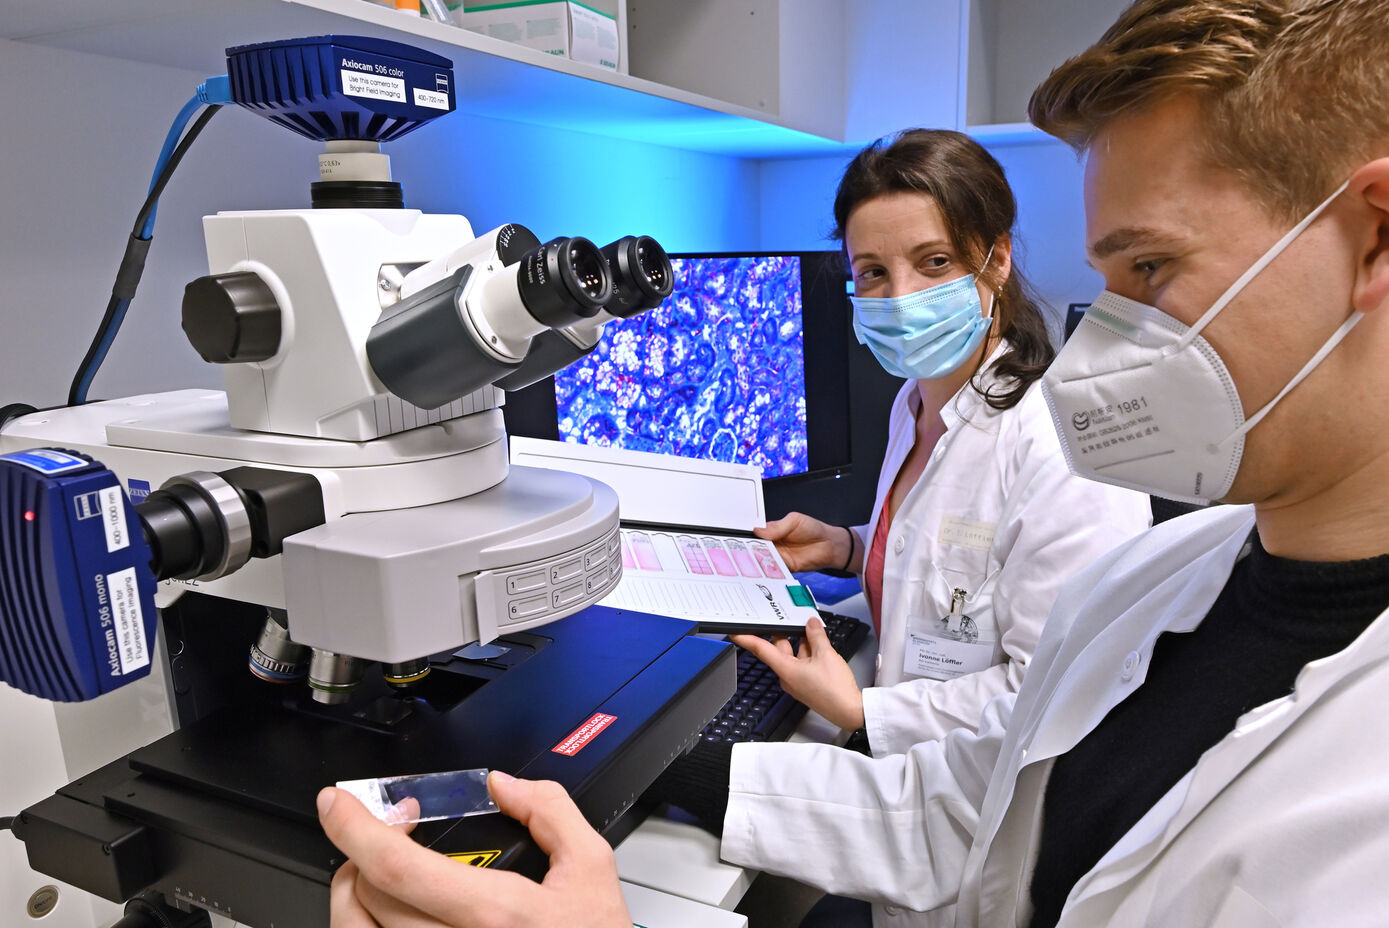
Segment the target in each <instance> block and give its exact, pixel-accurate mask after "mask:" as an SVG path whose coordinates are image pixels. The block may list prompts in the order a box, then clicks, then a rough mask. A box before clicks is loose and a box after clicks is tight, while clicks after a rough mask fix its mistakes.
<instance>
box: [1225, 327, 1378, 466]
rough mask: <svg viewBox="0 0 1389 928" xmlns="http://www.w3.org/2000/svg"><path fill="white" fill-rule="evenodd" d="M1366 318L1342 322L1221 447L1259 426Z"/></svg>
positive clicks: (1226, 438) (1228, 436)
mask: <svg viewBox="0 0 1389 928" xmlns="http://www.w3.org/2000/svg"><path fill="white" fill-rule="evenodd" d="M1364 318H1365V314H1364V313H1362V312H1359V311H1356V312H1353V313H1351V314H1350V318H1349V319H1347V320H1346V321H1345V322H1342V323H1341V325H1340V327H1339V328H1337V329H1336V331H1335V332H1332V333H1331V337H1330V338H1328V339H1327V340H1326V342H1325V343H1324V344H1323V345H1322V346H1321V347H1320V348H1318V349H1317V353H1316V354H1314V355H1312V360H1310V361H1308V362H1307V363H1306V364H1304V365H1303V366H1302V370H1300V371H1298V372H1297V374H1296V375H1294V376H1293V379H1292V380H1289V381H1288V385H1287V386H1286V387H1284V388H1283V389H1282V390H1279V391H1278V395H1277V396H1275V397H1274V398H1273V399H1271V400H1269V401H1268V402H1267V403H1265V404H1264V405H1263V408H1262V409H1260V410H1259V411H1258V412H1256V413H1254V415H1252V416H1250V417H1249V418H1248V419H1246V420H1244V424H1243V425H1241V426H1239V427H1238V428H1236V429H1235V430H1234V431H1233V432H1231V433H1230V434H1229V435H1227V436H1225V437H1224V438H1223V439H1221V440H1220V445H1228V444H1229V443H1230V442H1232V441H1234V440H1235V439H1236V438H1239V437H1240V436H1241V435H1244V434H1245V433H1247V432H1248V431H1249V430H1250V429H1252V428H1253V427H1254V426H1256V425H1258V424H1259V421H1260V420H1261V419H1263V417H1264V416H1266V415H1268V414H1269V411H1270V410H1272V409H1273V407H1274V406H1277V405H1278V402H1279V401H1280V400H1282V399H1283V397H1285V396H1287V395H1288V394H1289V393H1291V392H1292V389H1293V387H1295V386H1297V385H1298V384H1300V383H1302V381H1303V380H1305V379H1306V378H1307V375H1308V374H1310V373H1312V371H1313V370H1315V369H1316V366H1317V365H1318V364H1320V363H1321V362H1322V358H1325V357H1326V356H1327V355H1328V354H1330V353H1331V350H1332V349H1333V348H1335V347H1336V346H1337V345H1339V344H1340V343H1341V340H1342V339H1343V338H1345V337H1346V336H1347V335H1349V334H1350V330H1351V329H1353V328H1355V326H1356V325H1357V324H1358V323H1359V322H1360V320H1361V319H1364ZM1217 447H1218V446H1217Z"/></svg>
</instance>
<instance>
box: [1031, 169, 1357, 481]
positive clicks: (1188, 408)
mask: <svg viewBox="0 0 1389 928" xmlns="http://www.w3.org/2000/svg"><path fill="white" fill-rule="evenodd" d="M1346 186H1347V184H1342V185H1341V186H1340V187H1339V188H1338V189H1337V190H1336V192H1335V193H1333V194H1332V195H1331V196H1329V197H1327V198H1326V199H1325V200H1324V201H1322V203H1321V205H1320V206H1318V207H1317V208H1316V209H1314V210H1312V212H1311V213H1309V214H1308V215H1307V216H1306V217H1304V218H1303V220H1302V221H1301V222H1299V223H1298V224H1297V225H1296V226H1294V227H1293V228H1292V229H1291V230H1289V231H1288V233H1287V234H1286V235H1284V236H1283V237H1282V238H1281V239H1279V240H1278V241H1277V242H1276V243H1275V244H1274V245H1273V247H1272V248H1270V249H1269V250H1268V251H1267V252H1265V253H1264V255H1263V257H1261V258H1260V259H1259V260H1258V261H1256V262H1254V264H1253V265H1252V266H1251V267H1250V268H1249V270H1247V271H1245V272H1244V274H1243V275H1241V276H1240V278H1239V279H1238V280H1236V281H1235V282H1234V283H1233V284H1231V285H1230V288H1229V289H1228V290H1226V291H1225V292H1224V293H1223V294H1221V296H1220V298H1219V299H1218V300H1216V301H1215V303H1213V304H1212V305H1211V308H1210V309H1208V310H1206V312H1205V314H1204V315H1202V316H1201V318H1200V319H1198V320H1197V321H1196V324H1195V325H1193V326H1190V327H1188V326H1186V325H1183V324H1182V323H1181V322H1179V321H1178V320H1176V319H1174V318H1172V317H1171V316H1169V315H1167V314H1166V313H1164V312H1163V311H1162V310H1160V309H1158V308H1157V307H1155V306H1149V305H1147V304H1146V303H1139V302H1138V301H1136V300H1130V299H1128V298H1126V297H1122V296H1119V295H1118V294H1116V293H1111V292H1109V291H1108V290H1106V291H1104V292H1103V293H1101V294H1100V295H1099V296H1098V297H1096V298H1095V301H1094V302H1093V303H1092V304H1091V305H1090V309H1089V310H1088V311H1087V312H1086V314H1085V317H1084V318H1083V319H1081V322H1080V325H1078V326H1077V327H1076V330H1075V333H1074V334H1073V335H1072V336H1071V337H1070V339H1069V340H1068V341H1067V342H1066V345H1065V347H1064V348H1062V349H1061V352H1060V353H1059V354H1058V355H1057V356H1056V360H1055V361H1053V362H1052V364H1051V367H1049V368H1048V369H1047V372H1046V374H1044V375H1043V377H1042V393H1043V395H1044V396H1045V397H1046V400H1047V405H1048V406H1049V407H1050V408H1051V417H1052V421H1053V424H1054V425H1055V426H1056V431H1057V433H1058V434H1059V435H1060V436H1061V448H1062V451H1063V452H1064V453H1065V455H1066V463H1067V464H1068V465H1069V466H1070V469H1071V472H1072V473H1073V474H1075V475H1076V476H1079V477H1089V478H1090V479H1092V480H1098V481H1100V482H1101V483H1110V484H1114V485H1116V486H1121V487H1128V488H1130V489H1133V490H1141V491H1143V492H1145V493H1151V494H1153V495H1155V496H1163V497H1167V498H1168V499H1176V500H1183V501H1187V502H1206V501H1212V500H1218V499H1221V498H1223V497H1224V496H1225V495H1226V494H1227V493H1228V492H1229V491H1230V486H1231V484H1233V483H1234V481H1235V473H1236V472H1237V471H1238V470H1239V464H1240V458H1241V456H1242V455H1243V453H1244V436H1245V434H1246V433H1247V432H1248V431H1249V430H1250V429H1252V428H1253V427H1254V426H1255V425H1257V424H1258V422H1259V420H1260V419H1262V418H1263V417H1264V416H1265V415H1267V414H1268V412H1269V410H1271V409H1272V408H1273V407H1274V406H1275V405H1276V404H1277V403H1278V401H1279V400H1281V399H1282V398H1283V397H1284V396H1286V395H1287V394H1288V392H1289V391H1290V390H1292V389H1293V387H1295V386H1297V385H1298V384H1299V383H1301V382H1302V381H1303V379H1304V378H1306V377H1307V375H1308V374H1310V373H1312V371H1313V370H1315V369H1316V366H1317V365H1318V364H1320V363H1321V361H1322V359H1323V358H1325V357H1326V355H1327V354H1329V353H1330V352H1331V349H1333V348H1335V347H1336V345H1337V344H1339V343H1340V341H1341V339H1343V338H1345V336H1346V335H1347V334H1348V333H1349V332H1350V330H1351V329H1352V328H1354V327H1355V324H1356V323H1358V322H1359V321H1360V319H1361V315H1362V314H1361V313H1359V312H1353V313H1351V315H1350V317H1349V318H1348V319H1347V320H1346V321H1345V322H1344V323H1342V324H1341V326H1340V327H1339V328H1338V329H1337V330H1336V331H1335V332H1334V333H1332V335H1331V337H1330V338H1328V339H1327V340H1326V342H1325V343H1323V345H1322V346H1321V348H1319V349H1318V350H1317V352H1316V354H1314V355H1313V356H1312V358H1311V360H1309V361H1308V362H1307V363H1306V364H1305V365H1304V366H1303V367H1302V369H1301V370H1300V371H1298V372H1297V374H1296V375H1295V376H1294V377H1293V378H1292V380H1290V381H1289V382H1288V384H1287V386H1285V387H1284V388H1283V389H1282V390H1281V391H1279V393H1278V395H1277V396H1275V397H1274V398H1273V399H1272V400H1270V401H1269V402H1268V403H1267V404H1265V405H1264V407H1263V408H1262V409H1260V410H1259V411H1258V412H1256V413H1255V414H1254V415H1253V416H1251V417H1249V418H1248V419H1246V418H1245V416H1244V407H1243V406H1242V405H1241V403H1240V399H1239V393H1238V392H1237V391H1236V389H1235V382H1234V380H1233V379H1232V378H1231V377H1230V372H1229V370H1227V369H1226V367H1225V363H1224V362H1223V361H1222V360H1221V359H1220V356H1219V355H1218V354H1217V353H1216V351H1215V349H1214V348H1213V347H1211V345H1210V343H1209V342H1207V341H1206V340H1205V339H1204V338H1202V337H1201V331H1202V330H1203V329H1204V328H1205V327H1206V326H1207V325H1208V324H1209V323H1210V321H1211V320H1212V319H1214V318H1215V317H1216V315H1217V314H1219V313H1220V311H1221V310H1223V309H1224V308H1225V307H1226V306H1227V305H1229V303H1230V301H1231V300H1233V299H1234V298H1235V297H1236V296H1237V295H1239V293H1240V291H1241V290H1243V289H1244V288H1245V287H1246V286H1247V285H1248V284H1249V282H1250V281H1251V280H1253V279H1254V277H1255V276H1257V275H1258V273H1259V272H1260V271H1262V270H1263V269H1264V268H1265V267H1267V266H1268V265H1269V263H1270V262H1272V261H1273V259H1274V258H1276V257H1278V255H1280V254H1281V253H1282V252H1283V250H1284V249H1285V248H1287V247H1288V245H1290V244H1292V242H1293V240H1294V239H1296V238H1297V237H1298V236H1299V235H1301V234H1302V232H1303V231H1304V230H1305V229H1306V228H1307V227H1308V226H1309V225H1311V224H1312V222H1313V220H1315V219H1316V218H1317V217H1318V216H1319V215H1321V213H1322V211H1323V210H1324V209H1326V207H1327V206H1329V205H1331V202H1332V201H1333V200H1335V199H1336V197H1338V196H1340V195H1341V193H1342V191H1344V190H1345V189H1346Z"/></svg>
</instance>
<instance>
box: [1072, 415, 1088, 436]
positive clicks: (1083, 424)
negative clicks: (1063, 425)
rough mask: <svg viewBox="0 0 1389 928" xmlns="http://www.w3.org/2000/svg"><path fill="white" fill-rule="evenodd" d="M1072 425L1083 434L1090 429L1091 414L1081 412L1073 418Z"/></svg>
mask: <svg viewBox="0 0 1389 928" xmlns="http://www.w3.org/2000/svg"><path fill="white" fill-rule="evenodd" d="M1071 425H1074V426H1075V428H1076V431H1077V432H1083V431H1085V430H1086V429H1088V428H1089V427H1090V413H1088V412H1086V411H1083V410H1082V411H1081V412H1078V413H1076V414H1075V415H1073V416H1071Z"/></svg>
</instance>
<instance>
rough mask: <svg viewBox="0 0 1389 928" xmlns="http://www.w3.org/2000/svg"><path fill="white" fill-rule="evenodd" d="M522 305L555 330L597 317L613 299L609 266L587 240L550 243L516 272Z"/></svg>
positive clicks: (553, 241)
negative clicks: (599, 311)
mask: <svg viewBox="0 0 1389 928" xmlns="http://www.w3.org/2000/svg"><path fill="white" fill-rule="evenodd" d="M516 288H517V289H518V290H519V291H520V293H521V302H522V303H524V304H525V307H526V310H527V312H529V313H530V314H531V315H532V316H534V317H535V319H536V321H537V322H541V323H544V324H545V325H547V326H549V327H550V328H552V329H561V328H564V327H565V326H569V325H573V324H574V323H576V322H578V321H580V320H582V319H591V318H592V317H594V316H596V315H597V314H598V310H600V309H602V308H603V304H605V303H607V302H608V300H609V299H610V298H611V297H612V293H613V288H612V278H611V277H610V276H609V273H608V263H607V261H606V260H604V258H603V254H602V252H600V251H599V250H598V246H597V245H594V244H593V243H592V242H590V241H589V240H588V239H586V238H578V237H575V238H568V237H563V238H556V239H551V240H550V241H548V242H546V243H545V244H544V245H541V246H540V247H539V248H537V249H535V250H533V251H531V252H529V253H527V254H526V256H525V257H524V258H522V259H521V266H520V267H519V268H517V270H516Z"/></svg>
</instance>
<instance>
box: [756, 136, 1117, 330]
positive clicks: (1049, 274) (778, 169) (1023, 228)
mask: <svg viewBox="0 0 1389 928" xmlns="http://www.w3.org/2000/svg"><path fill="white" fill-rule="evenodd" d="M989 150H990V152H991V153H992V154H993V156H994V157H995V158H997V159H998V161H999V163H1000V164H1002V165H1003V170H1004V172H1005V173H1006V174H1007V175H1008V181H1009V183H1010V184H1011V185H1012V187H1013V193H1014V195H1015V196H1016V197H1017V200H1018V234H1017V240H1016V242H1015V243H1014V245H1015V249H1016V251H1015V260H1016V261H1017V262H1018V266H1019V267H1020V268H1021V269H1022V270H1023V273H1025V274H1026V275H1027V277H1028V279H1029V280H1030V281H1031V282H1032V284H1033V286H1034V287H1035V288H1036V290H1037V291H1038V293H1039V294H1040V295H1041V297H1042V299H1043V301H1044V302H1045V303H1046V304H1047V305H1048V306H1049V307H1051V309H1052V311H1053V312H1054V313H1055V314H1056V315H1057V317H1058V318H1060V316H1061V314H1063V313H1064V312H1065V310H1066V306H1067V304H1069V303H1088V302H1089V301H1090V300H1091V299H1092V298H1093V297H1094V296H1095V294H1097V293H1099V291H1100V288H1101V286H1102V283H1101V279H1100V276H1099V275H1098V274H1096V273H1095V272H1094V271H1093V270H1091V269H1090V268H1089V266H1087V265H1086V263H1085V212H1084V209H1083V204H1082V202H1081V169H1080V164H1079V162H1078V161H1077V160H1076V157H1075V155H1074V153H1072V151H1071V150H1070V149H1069V148H1067V147H1066V146H1065V145H1063V144H1061V143H1060V142H1057V141H1054V140H1050V139H1047V140H1039V141H1030V142H1025V143H1015V144H995V145H991V146H989ZM851 157H852V155H844V156H836V157H833V158H806V159H784V160H777V161H766V162H763V163H762V165H761V166H760V171H759V174H760V186H761V191H760V196H761V212H760V221H761V226H760V229H761V235H760V237H761V248H763V249H765V250H767V251H779V250H783V249H784V250H795V249H804V250H820V249H833V248H837V247H838V243H837V242H834V241H832V240H831V239H830V238H828V234H829V232H830V231H831V230H832V229H833V228H834V217H833V216H832V214H831V209H832V207H833V205H834V191H835V187H836V185H837V184H838V183H839V176H840V174H841V173H843V170H844V167H845V165H847V164H848V162H849V160H850V158H851Z"/></svg>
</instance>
